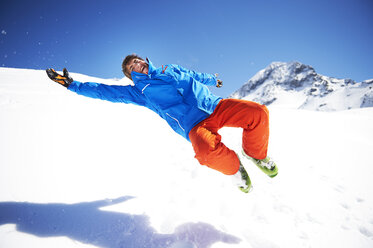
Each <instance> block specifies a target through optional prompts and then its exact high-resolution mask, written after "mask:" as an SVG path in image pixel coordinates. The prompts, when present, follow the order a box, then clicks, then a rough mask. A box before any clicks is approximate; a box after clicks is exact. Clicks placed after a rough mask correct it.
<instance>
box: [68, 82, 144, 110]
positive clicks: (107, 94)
mask: <svg viewBox="0 0 373 248" xmlns="http://www.w3.org/2000/svg"><path fill="white" fill-rule="evenodd" d="M68 90H70V91H73V92H75V93H77V94H79V95H82V96H86V97H90V98H96V99H101V100H106V101H110V102H122V103H133V104H137V105H143V104H144V99H143V97H142V96H141V95H140V94H139V93H138V92H137V90H136V89H134V87H133V86H131V85H127V86H122V85H106V84H99V83H81V82H78V81H74V82H72V83H71V84H70V86H69V87H68Z"/></svg>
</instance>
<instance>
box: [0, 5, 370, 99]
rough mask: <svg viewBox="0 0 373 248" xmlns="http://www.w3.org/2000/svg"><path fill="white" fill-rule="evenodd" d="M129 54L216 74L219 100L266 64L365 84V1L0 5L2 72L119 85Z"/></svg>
mask: <svg viewBox="0 0 373 248" xmlns="http://www.w3.org/2000/svg"><path fill="white" fill-rule="evenodd" d="M131 53H137V54H139V55H140V56H143V57H148V58H149V59H150V60H151V61H152V62H153V64H154V65H155V66H161V65H162V64H170V63H175V64H180V65H182V66H184V67H187V68H189V69H193V70H196V71H200V72H208V73H219V74H220V77H221V79H222V80H223V82H224V87H223V88H222V89H214V90H213V91H214V93H216V94H219V95H221V96H228V95H229V94H230V93H232V92H233V91H234V90H236V89H238V88H239V87H240V86H241V85H242V84H243V83H245V82H246V81H247V80H248V79H250V78H251V77H252V76H254V75H255V73H256V72H258V71H259V70H260V69H263V68H265V67H266V66H267V65H269V64H270V63H271V62H273V61H285V62H287V61H299V62H302V63H305V64H308V65H311V66H313V67H314V68H315V69H316V71H317V72H318V73H320V74H323V75H327V76H332V77H337V78H351V79H354V80H356V81H363V80H366V79H371V78H373V1H372V0H312V1H311V0H308V1H304V0H246V1H245V0H229V1H228V0H185V1H182V0H180V1H177V0H143V1H140V0H136V1H135V0H131V1H126V0H122V1H119V0H114V1H111V0H102V1H101V0H64V1H56V0H48V1H47V0H33V1H29V0H23V1H21V0H0V66H1V67H15V68H30V69H45V68H48V67H54V68H55V69H57V70H62V68H63V67H66V68H67V69H68V70H70V71H72V72H79V73H83V74H87V75H90V76H95V77H101V78H114V77H116V78H121V77H123V74H122V71H121V64H122V60H123V58H124V57H125V56H126V55H127V54H131ZM25 80H27V79H25Z"/></svg>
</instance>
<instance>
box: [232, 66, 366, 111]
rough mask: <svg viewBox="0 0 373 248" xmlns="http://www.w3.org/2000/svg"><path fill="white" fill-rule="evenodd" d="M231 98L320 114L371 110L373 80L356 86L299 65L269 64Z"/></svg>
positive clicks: (355, 83) (353, 82)
mask: <svg viewBox="0 0 373 248" xmlns="http://www.w3.org/2000/svg"><path fill="white" fill-rule="evenodd" d="M231 97H233V98H241V99H247V100H252V101H256V102H260V103H262V104H266V105H274V106H284V107H288V108H289V107H290V108H298V109H308V110H320V111H335V110H347V109H354V108H360V107H373V79H371V80H366V81H363V82H361V83H357V82H355V81H353V80H351V79H336V78H332V77H327V76H323V75H320V74H317V73H316V71H315V70H314V69H313V68H312V67H311V66H309V65H305V64H302V63H299V62H288V63H285V62H273V63H271V64H270V65H269V66H268V67H267V68H265V69H263V70H261V71H259V72H258V73H257V74H256V75H255V76H254V77H252V78H251V79H250V80H249V81H248V82H246V83H245V84H244V85H243V86H242V87H241V88H240V89H238V90H237V91H236V92H234V93H233V94H232V96H231Z"/></svg>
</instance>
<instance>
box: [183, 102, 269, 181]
mask: <svg viewBox="0 0 373 248" xmlns="http://www.w3.org/2000/svg"><path fill="white" fill-rule="evenodd" d="M268 119H269V114H268V109H267V108H266V106H264V105H261V104H258V103H255V102H251V101H245V100H239V99H223V100H221V101H220V102H219V104H218V105H217V107H216V109H215V110H214V112H213V113H212V114H211V115H210V116H209V117H208V118H207V119H205V120H203V121H201V122H200V123H198V124H197V125H196V126H195V127H194V128H193V129H192V130H191V131H190V132H189V138H190V141H191V142H192V145H193V149H194V152H195V154H196V155H195V158H196V159H197V160H198V162H199V163H200V164H202V165H206V166H208V167H210V168H212V169H215V170H217V171H220V172H222V173H224V174H226V175H233V174H235V173H237V171H238V169H239V167H240V161H239V158H238V156H237V154H236V153H235V152H234V151H233V150H231V149H229V148H228V147H226V146H225V145H224V144H223V143H222V142H221V136H220V135H219V133H218V130H219V129H220V128H222V127H239V128H243V134H242V148H243V150H244V152H245V153H246V154H247V155H249V156H250V157H253V158H256V159H264V158H266V156H267V148H268V138H269V120H268Z"/></svg>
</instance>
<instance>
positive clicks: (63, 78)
mask: <svg viewBox="0 0 373 248" xmlns="http://www.w3.org/2000/svg"><path fill="white" fill-rule="evenodd" d="M46 72H47V75H48V77H49V78H50V79H52V80H53V81H55V82H57V83H59V84H61V85H63V86H65V87H66V88H67V87H69V85H70V84H71V83H72V82H73V81H74V80H73V79H72V77H70V76H69V72H68V71H67V70H66V68H63V75H60V74H58V73H57V72H56V71H55V70H54V69H53V68H49V69H46Z"/></svg>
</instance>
